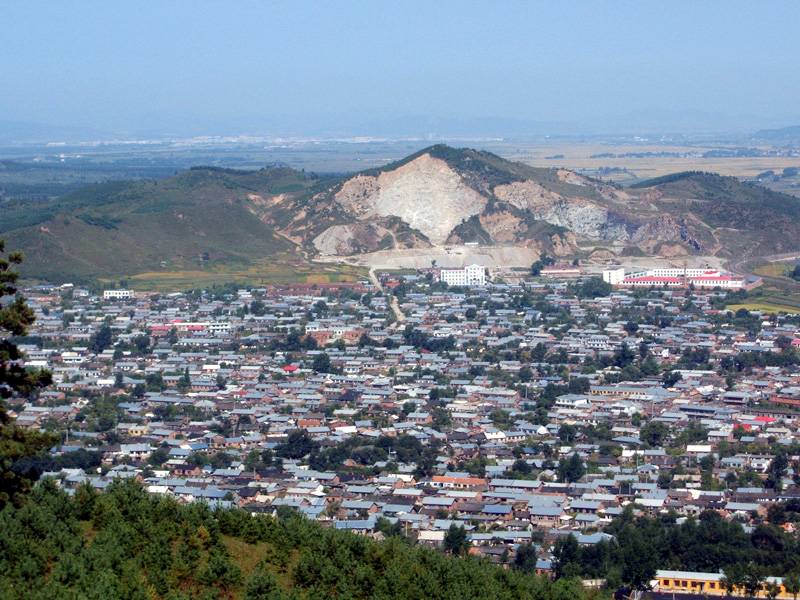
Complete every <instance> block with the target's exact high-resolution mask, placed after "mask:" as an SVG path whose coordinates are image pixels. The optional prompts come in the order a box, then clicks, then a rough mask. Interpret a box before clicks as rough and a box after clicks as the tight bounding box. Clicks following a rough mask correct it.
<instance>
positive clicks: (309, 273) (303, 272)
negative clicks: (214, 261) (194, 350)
mask: <svg viewBox="0 0 800 600" xmlns="http://www.w3.org/2000/svg"><path fill="white" fill-rule="evenodd" d="M366 278H367V271H366V269H361V268H357V267H321V266H317V265H302V264H285V263H269V262H263V263H262V264H257V265H254V266H249V267H241V268H234V267H230V268H213V269H205V270H200V269H198V270H178V271H164V272H147V273H140V274H138V275H134V276H133V277H129V278H127V279H125V280H124V283H125V287H128V288H130V289H133V290H136V291H142V292H165V291H179V290H187V289H192V288H208V287H211V286H213V285H215V284H216V285H220V284H225V283H232V282H233V283H237V284H241V285H245V286H263V285H270V284H282V283H340V282H351V281H357V280H359V279H366ZM101 282H102V283H111V280H101Z"/></svg>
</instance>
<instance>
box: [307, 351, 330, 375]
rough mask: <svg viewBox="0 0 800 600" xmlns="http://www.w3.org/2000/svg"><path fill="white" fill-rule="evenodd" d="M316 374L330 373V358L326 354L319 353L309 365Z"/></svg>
mask: <svg viewBox="0 0 800 600" xmlns="http://www.w3.org/2000/svg"><path fill="white" fill-rule="evenodd" d="M311 368H312V369H314V370H315V371H316V372H317V373H330V372H331V357H330V356H328V354H327V353H326V352H321V353H320V354H317V355H316V356H315V357H314V362H313V363H312V365H311Z"/></svg>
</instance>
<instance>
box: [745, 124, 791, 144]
mask: <svg viewBox="0 0 800 600" xmlns="http://www.w3.org/2000/svg"><path fill="white" fill-rule="evenodd" d="M753 137H754V138H755V139H757V140H765V141H768V142H800V125H795V126H793V127H782V128H780V129H762V130H761V131H757V132H756V134H755V135H754V136H753Z"/></svg>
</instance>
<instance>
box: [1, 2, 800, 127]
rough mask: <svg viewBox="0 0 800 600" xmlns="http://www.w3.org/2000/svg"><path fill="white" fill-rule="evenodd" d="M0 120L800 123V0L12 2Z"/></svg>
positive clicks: (99, 123) (122, 123) (128, 123)
mask: <svg viewBox="0 0 800 600" xmlns="http://www.w3.org/2000/svg"><path fill="white" fill-rule="evenodd" d="M0 23H2V31H3V33H2V35H0V56H2V60H0V84H2V93H0V119H2V120H6V121H37V122H43V123H52V124H60V125H72V126H76V125H79V126H91V127H97V128H116V129H118V130H125V129H137V128H139V129H141V128H146V127H152V128H162V129H163V128H165V127H168V126H169V124H170V123H172V122H174V123H179V122H180V123H182V124H186V123H195V124H197V123H200V124H202V123H209V124H214V123H223V124H231V123H239V124H242V127H245V128H246V127H248V126H251V127H254V126H257V127H264V126H268V125H269V124H270V123H272V122H273V121H275V120H279V119H281V118H285V117H287V116H294V117H298V118H300V119H303V118H305V117H306V116H308V117H309V118H311V117H313V118H314V119H317V120H318V121H320V120H323V121H324V119H325V118H329V116H330V118H342V117H343V116H347V117H346V118H350V119H353V120H358V119H387V118H393V117H403V116H418V115H426V116H436V117H450V118H456V119H472V118H484V117H497V118H509V119H525V120H533V121H576V120H592V119H598V118H604V117H608V116H610V115H623V114H626V113H629V112H636V111H649V110H652V109H663V110H668V111H684V110H692V111H703V112H709V113H724V114H727V115H748V114H749V115H754V116H755V117H757V118H760V119H762V120H764V121H769V122H775V123H776V124H778V123H780V124H783V125H792V124H800V42H798V33H799V32H800V2H797V1H788V2H754V1H752V0H751V1H748V2H734V1H725V2H710V1H707V0H703V1H701V2H697V1H692V2H678V1H674V0H669V1H667V0H665V1H663V2H647V1H645V2H643V1H641V0H639V1H635V2H629V3H625V2H611V1H608V2H561V1H558V2H555V1H551V2H535V1H527V2H501V1H497V0H495V1H491V2H470V1H460V2H455V1H453V2H446V1H431V0H425V1H419V2H415V1H412V2H403V1H396V2H379V1H378V0H375V1H373V2H355V1H346V2H324V1H321V0H320V1H317V2H301V1H297V0H291V1H287V2H243V1H239V2H237V1H224V2H223V1H213V2H203V1H192V2H177V1H167V2H165V1H162V0H159V1H154V2H143V1H129V2H115V1H112V0H104V1H102V2H78V1H66V2H65V1H63V0H59V1H58V2H28V1H13V0H7V1H4V2H2V3H0Z"/></svg>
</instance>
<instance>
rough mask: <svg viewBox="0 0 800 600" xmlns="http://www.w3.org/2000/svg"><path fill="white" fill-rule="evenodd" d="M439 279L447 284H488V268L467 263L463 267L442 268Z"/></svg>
mask: <svg viewBox="0 0 800 600" xmlns="http://www.w3.org/2000/svg"><path fill="white" fill-rule="evenodd" d="M439 279H440V281H444V282H445V283H446V284H447V285H486V269H485V268H484V267H483V266H481V265H467V266H465V267H463V268H461V269H440V270H439Z"/></svg>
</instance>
